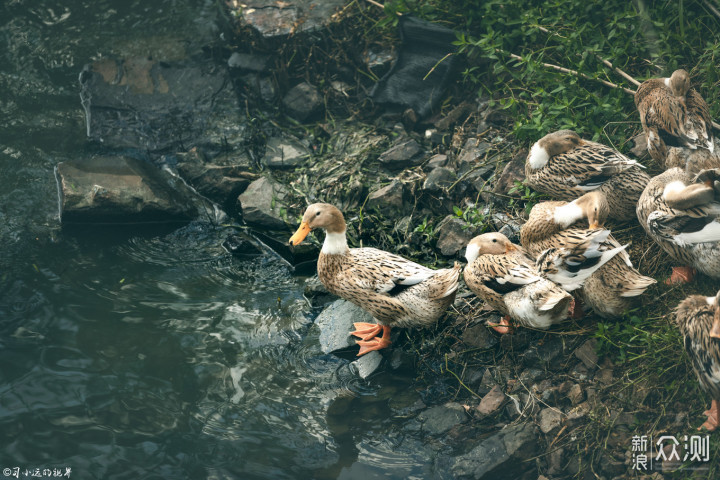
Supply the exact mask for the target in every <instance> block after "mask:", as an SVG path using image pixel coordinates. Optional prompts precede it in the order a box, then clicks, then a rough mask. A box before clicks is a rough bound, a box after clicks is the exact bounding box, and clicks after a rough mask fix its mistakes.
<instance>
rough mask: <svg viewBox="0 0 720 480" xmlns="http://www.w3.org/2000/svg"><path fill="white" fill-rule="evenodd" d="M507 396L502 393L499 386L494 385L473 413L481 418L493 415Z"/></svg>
mask: <svg viewBox="0 0 720 480" xmlns="http://www.w3.org/2000/svg"><path fill="white" fill-rule="evenodd" d="M506 400H507V396H506V395H505V394H504V393H503V391H502V389H501V388H500V386H499V385H495V386H494V387H493V389H492V390H490V391H489V392H488V393H487V395H485V396H484V397H483V398H482V400H480V404H479V405H478V406H477V407H476V408H475V412H476V413H478V414H479V415H481V416H483V417H487V416H490V415H494V414H495V413H497V412H498V411H500V408H501V407H502V406H503V404H504V403H505V401H506Z"/></svg>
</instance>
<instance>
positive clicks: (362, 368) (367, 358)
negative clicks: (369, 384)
mask: <svg viewBox="0 0 720 480" xmlns="http://www.w3.org/2000/svg"><path fill="white" fill-rule="evenodd" d="M381 362H382V355H380V352H378V351H377V350H373V351H372V352H368V353H366V354H365V355H363V356H362V357H358V359H357V360H355V361H354V362H352V363H351V364H350V366H351V368H352V369H353V371H354V372H355V373H356V374H357V376H358V377H360V378H363V379H364V378H367V377H369V376H370V375H371V374H373V373H374V372H375V370H377V368H378V367H379V366H380V363H381Z"/></svg>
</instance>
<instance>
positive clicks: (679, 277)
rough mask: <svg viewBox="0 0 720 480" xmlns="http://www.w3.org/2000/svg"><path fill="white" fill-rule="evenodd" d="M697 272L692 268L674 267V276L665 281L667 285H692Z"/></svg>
mask: <svg viewBox="0 0 720 480" xmlns="http://www.w3.org/2000/svg"><path fill="white" fill-rule="evenodd" d="M696 274H697V270H695V269H694V268H692V267H673V269H672V275H670V278H668V279H667V280H665V284H666V285H675V284H678V283H690V282H692V281H693V279H694V278H695V275H696Z"/></svg>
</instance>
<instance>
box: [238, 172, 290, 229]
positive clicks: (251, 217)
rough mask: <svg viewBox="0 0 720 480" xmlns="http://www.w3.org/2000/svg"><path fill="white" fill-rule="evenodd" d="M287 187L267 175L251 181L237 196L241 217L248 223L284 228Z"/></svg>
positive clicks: (285, 225) (270, 227)
mask: <svg viewBox="0 0 720 480" xmlns="http://www.w3.org/2000/svg"><path fill="white" fill-rule="evenodd" d="M286 196H287V189H286V188H285V187H284V186H283V185H281V184H279V183H277V182H275V181H273V180H272V179H270V178H268V177H262V178H259V179H257V180H255V181H254V182H252V183H251V184H250V185H249V186H248V187H247V190H245V192H243V193H242V194H241V195H240V196H239V197H238V203H239V204H240V207H241V208H242V215H243V219H244V220H245V221H246V222H247V223H248V224H249V225H255V226H258V227H263V228H269V229H276V230H277V229H285V228H287V223H286V221H285V219H286V218H287V210H286V207H285V204H284V200H285V198H286Z"/></svg>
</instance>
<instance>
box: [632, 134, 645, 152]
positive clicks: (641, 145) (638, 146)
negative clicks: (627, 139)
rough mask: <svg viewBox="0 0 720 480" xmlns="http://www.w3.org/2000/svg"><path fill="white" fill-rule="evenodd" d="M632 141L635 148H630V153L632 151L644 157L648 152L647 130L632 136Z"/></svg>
mask: <svg viewBox="0 0 720 480" xmlns="http://www.w3.org/2000/svg"><path fill="white" fill-rule="evenodd" d="M632 142H633V148H631V149H630V153H632V154H633V155H635V156H636V157H642V156H643V155H645V154H646V153H647V151H648V148H647V137H646V136H645V132H641V133H639V134H638V135H635V136H634V137H633V138H632Z"/></svg>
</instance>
